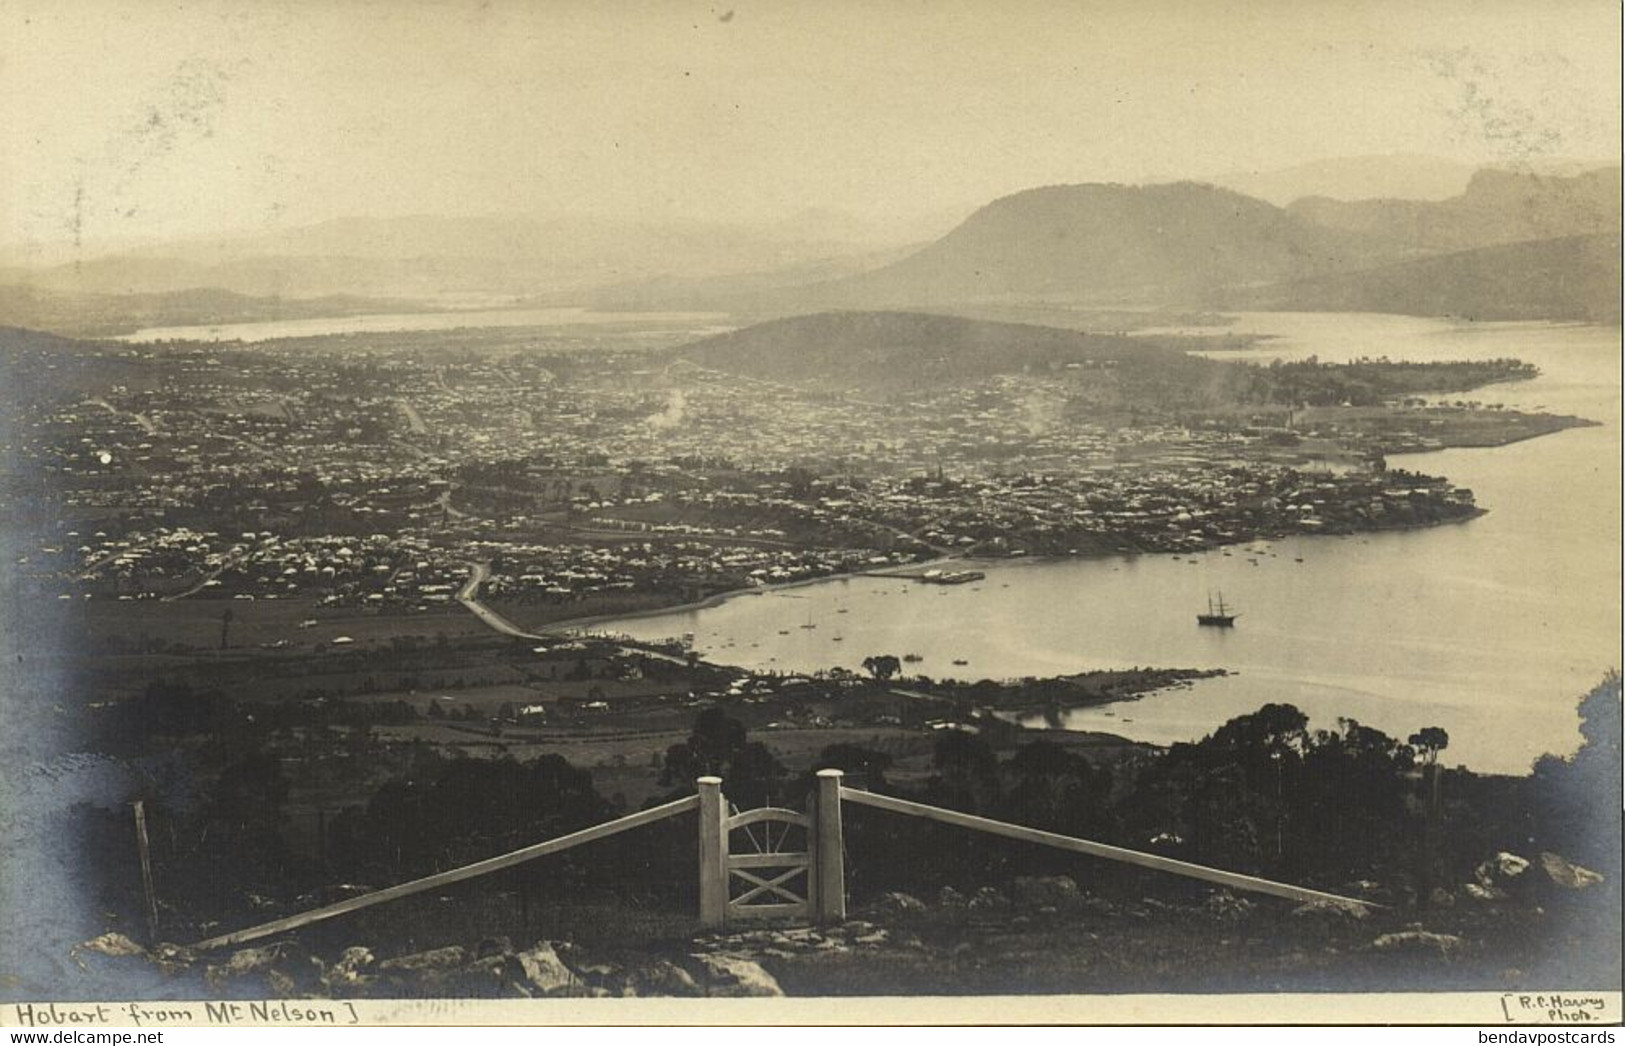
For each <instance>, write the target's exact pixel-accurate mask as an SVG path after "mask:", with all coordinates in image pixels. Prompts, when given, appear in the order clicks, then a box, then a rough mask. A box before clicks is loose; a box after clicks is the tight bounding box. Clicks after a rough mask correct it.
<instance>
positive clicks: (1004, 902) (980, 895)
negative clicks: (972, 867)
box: [969, 886, 1010, 911]
mask: <svg viewBox="0 0 1625 1046" xmlns="http://www.w3.org/2000/svg"><path fill="white" fill-rule="evenodd" d="M969 907H971V908H974V909H976V910H978V911H988V910H992V909H999V908H1008V907H1010V898H1008V897H1006V896H1005V895H1004V894H1002V893H1000V892H999V891H998V890H996V889H994V888H993V887H991V886H984V887H982V888H981V889H980V890H977V891H976V894H975V896H973V897H972V898H971V899H970V905H969Z"/></svg>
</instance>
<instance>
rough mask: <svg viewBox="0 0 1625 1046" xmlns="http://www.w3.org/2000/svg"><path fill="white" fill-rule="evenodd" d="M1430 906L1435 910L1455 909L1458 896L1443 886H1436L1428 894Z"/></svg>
mask: <svg viewBox="0 0 1625 1046" xmlns="http://www.w3.org/2000/svg"><path fill="white" fill-rule="evenodd" d="M1428 904H1429V905H1431V906H1432V907H1434V908H1454V907H1455V906H1456V895H1455V894H1453V893H1451V892H1450V891H1449V890H1446V889H1445V888H1444V887H1442V886H1435V887H1434V888H1433V890H1432V891H1431V892H1430V893H1429V894H1428Z"/></svg>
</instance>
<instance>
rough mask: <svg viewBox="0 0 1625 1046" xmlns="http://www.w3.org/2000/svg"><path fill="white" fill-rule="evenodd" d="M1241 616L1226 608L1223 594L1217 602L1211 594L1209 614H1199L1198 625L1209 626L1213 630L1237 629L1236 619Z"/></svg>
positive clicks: (1208, 600)
mask: <svg viewBox="0 0 1625 1046" xmlns="http://www.w3.org/2000/svg"><path fill="white" fill-rule="evenodd" d="M1240 616H1241V615H1240V614H1236V613H1233V612H1231V610H1230V608H1229V607H1227V606H1225V603H1224V593H1223V592H1220V593H1219V598H1218V601H1217V602H1215V601H1214V599H1213V593H1211V592H1209V593H1208V596H1207V613H1205V614H1197V615H1196V623H1197V624H1198V625H1209V626H1212V627H1213V628H1235V627H1236V618H1238V617H1240Z"/></svg>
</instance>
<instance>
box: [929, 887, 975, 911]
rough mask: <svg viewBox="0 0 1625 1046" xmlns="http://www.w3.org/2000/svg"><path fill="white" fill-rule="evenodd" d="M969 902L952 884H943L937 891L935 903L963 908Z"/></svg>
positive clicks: (940, 905) (945, 906) (946, 906)
mask: <svg viewBox="0 0 1625 1046" xmlns="http://www.w3.org/2000/svg"><path fill="white" fill-rule="evenodd" d="M967 903H969V902H967V901H966V899H965V895H964V894H962V893H960V892H959V891H958V890H956V889H954V888H953V887H952V886H944V887H943V888H942V889H941V890H938V891H937V905H938V906H939V907H942V908H963V907H965V905H966V904H967Z"/></svg>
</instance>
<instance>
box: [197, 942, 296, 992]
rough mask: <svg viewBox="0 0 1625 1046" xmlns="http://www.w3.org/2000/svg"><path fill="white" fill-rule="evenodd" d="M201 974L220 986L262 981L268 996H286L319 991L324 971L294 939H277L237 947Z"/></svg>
mask: <svg viewBox="0 0 1625 1046" xmlns="http://www.w3.org/2000/svg"><path fill="white" fill-rule="evenodd" d="M204 977H205V979H206V980H208V982H209V983H210V984H213V985H215V986H217V987H218V986H220V985H223V984H227V983H230V982H238V981H245V980H247V981H250V982H252V981H256V980H258V981H263V983H265V984H266V985H267V987H268V988H269V991H270V993H271V994H272V995H275V996H278V997H283V998H286V997H288V996H292V995H299V994H305V993H310V992H316V991H319V990H320V989H321V988H323V987H324V986H325V981H326V970H325V969H324V968H323V966H322V962H321V960H320V959H318V958H316V957H315V956H313V955H311V954H310V953H309V952H308V951H306V950H305V948H304V946H303V945H301V944H299V943H298V942H297V941H278V942H277V943H275V944H268V945H263V946H261V947H257V948H240V949H238V950H237V951H235V952H232V953H231V957H230V958H229V959H227V960H226V961H225V962H223V963H219V964H217V965H213V966H210V967H208V968H207V969H206V970H205V971H204Z"/></svg>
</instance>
